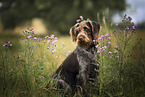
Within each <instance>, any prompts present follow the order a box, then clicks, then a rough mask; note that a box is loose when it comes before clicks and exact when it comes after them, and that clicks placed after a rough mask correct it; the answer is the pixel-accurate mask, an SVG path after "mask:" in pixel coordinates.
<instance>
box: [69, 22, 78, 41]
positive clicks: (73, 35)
mask: <svg viewBox="0 0 145 97" xmlns="http://www.w3.org/2000/svg"><path fill="white" fill-rule="evenodd" d="M78 26H79V23H77V24H75V25H74V26H72V27H71V29H70V31H69V33H70V35H71V39H72V41H73V42H76V40H77V34H78V30H77V29H76V28H77V27H78Z"/></svg>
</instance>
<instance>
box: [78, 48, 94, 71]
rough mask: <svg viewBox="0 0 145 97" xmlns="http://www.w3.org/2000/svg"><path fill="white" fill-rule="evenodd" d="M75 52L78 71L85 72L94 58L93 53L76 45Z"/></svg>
mask: <svg viewBox="0 0 145 97" xmlns="http://www.w3.org/2000/svg"><path fill="white" fill-rule="evenodd" d="M75 53H76V55H77V60H78V63H79V67H80V71H79V73H84V72H86V71H87V68H88V66H89V65H90V64H91V63H92V62H93V60H95V55H93V54H92V53H91V52H88V51H86V50H85V49H83V48H81V47H77V48H76V50H75Z"/></svg>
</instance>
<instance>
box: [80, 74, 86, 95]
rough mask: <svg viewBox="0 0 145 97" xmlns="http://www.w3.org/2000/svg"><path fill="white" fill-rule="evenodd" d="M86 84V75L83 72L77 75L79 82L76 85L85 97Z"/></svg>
mask: <svg viewBox="0 0 145 97" xmlns="http://www.w3.org/2000/svg"><path fill="white" fill-rule="evenodd" d="M86 83H87V75H86V73H85V72H83V73H81V74H79V82H78V84H79V85H80V87H81V90H82V92H83V95H84V96H85V97H86V96H87V89H86Z"/></svg>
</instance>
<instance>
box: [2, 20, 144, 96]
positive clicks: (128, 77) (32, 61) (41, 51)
mask: <svg viewBox="0 0 145 97" xmlns="http://www.w3.org/2000/svg"><path fill="white" fill-rule="evenodd" d="M124 21H125V22H123V23H124V24H126V25H127V26H125V27H124V28H123V29H121V27H120V26H119V25H114V27H113V28H112V29H108V27H106V26H105V23H104V24H102V31H101V33H100V38H99V39H98V41H99V45H98V47H97V48H98V52H97V59H96V60H97V61H98V62H99V65H100V69H99V73H100V74H99V81H98V82H95V83H90V84H89V85H90V86H89V85H88V87H89V89H88V91H89V95H90V97H143V96H145V92H144V91H145V41H144V36H145V33H144V32H145V31H139V30H135V28H134V25H132V24H131V23H130V21H128V18H127V17H124ZM34 30H35V29H34ZM34 30H33V29H31V28H29V29H27V30H25V31H24V32H22V33H23V34H24V36H17V37H14V36H10V37H14V38H3V37H4V36H3V37H1V39H0V40H1V42H0V64H1V65H0V81H1V83H0V95H1V96H2V97H62V96H64V95H63V93H60V92H59V90H57V89H56V87H55V85H54V83H53V80H52V79H51V75H52V74H53V72H54V71H55V70H56V68H57V67H58V66H59V65H60V64H61V63H62V62H63V60H64V59H65V58H66V57H67V56H68V55H69V54H70V52H72V51H73V50H74V49H75V47H76V44H75V43H72V42H71V38H70V36H60V37H56V36H55V35H53V34H50V35H49V36H45V37H43V38H41V37H37V36H35V32H33V31H34ZM18 37H20V38H18ZM48 83H50V86H49V88H46V85H47V84H48ZM74 96H77V97H78V96H79V97H81V96H82V95H81V93H76V95H74Z"/></svg>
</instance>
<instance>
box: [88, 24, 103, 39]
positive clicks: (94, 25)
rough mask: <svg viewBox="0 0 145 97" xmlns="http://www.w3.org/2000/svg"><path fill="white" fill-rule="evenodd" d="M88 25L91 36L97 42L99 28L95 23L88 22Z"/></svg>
mask: <svg viewBox="0 0 145 97" xmlns="http://www.w3.org/2000/svg"><path fill="white" fill-rule="evenodd" d="M90 24H91V26H92V36H93V38H94V39H95V40H96V41H97V39H98V37H99V34H100V29H101V26H100V24H99V23H98V22H96V21H90Z"/></svg>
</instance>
